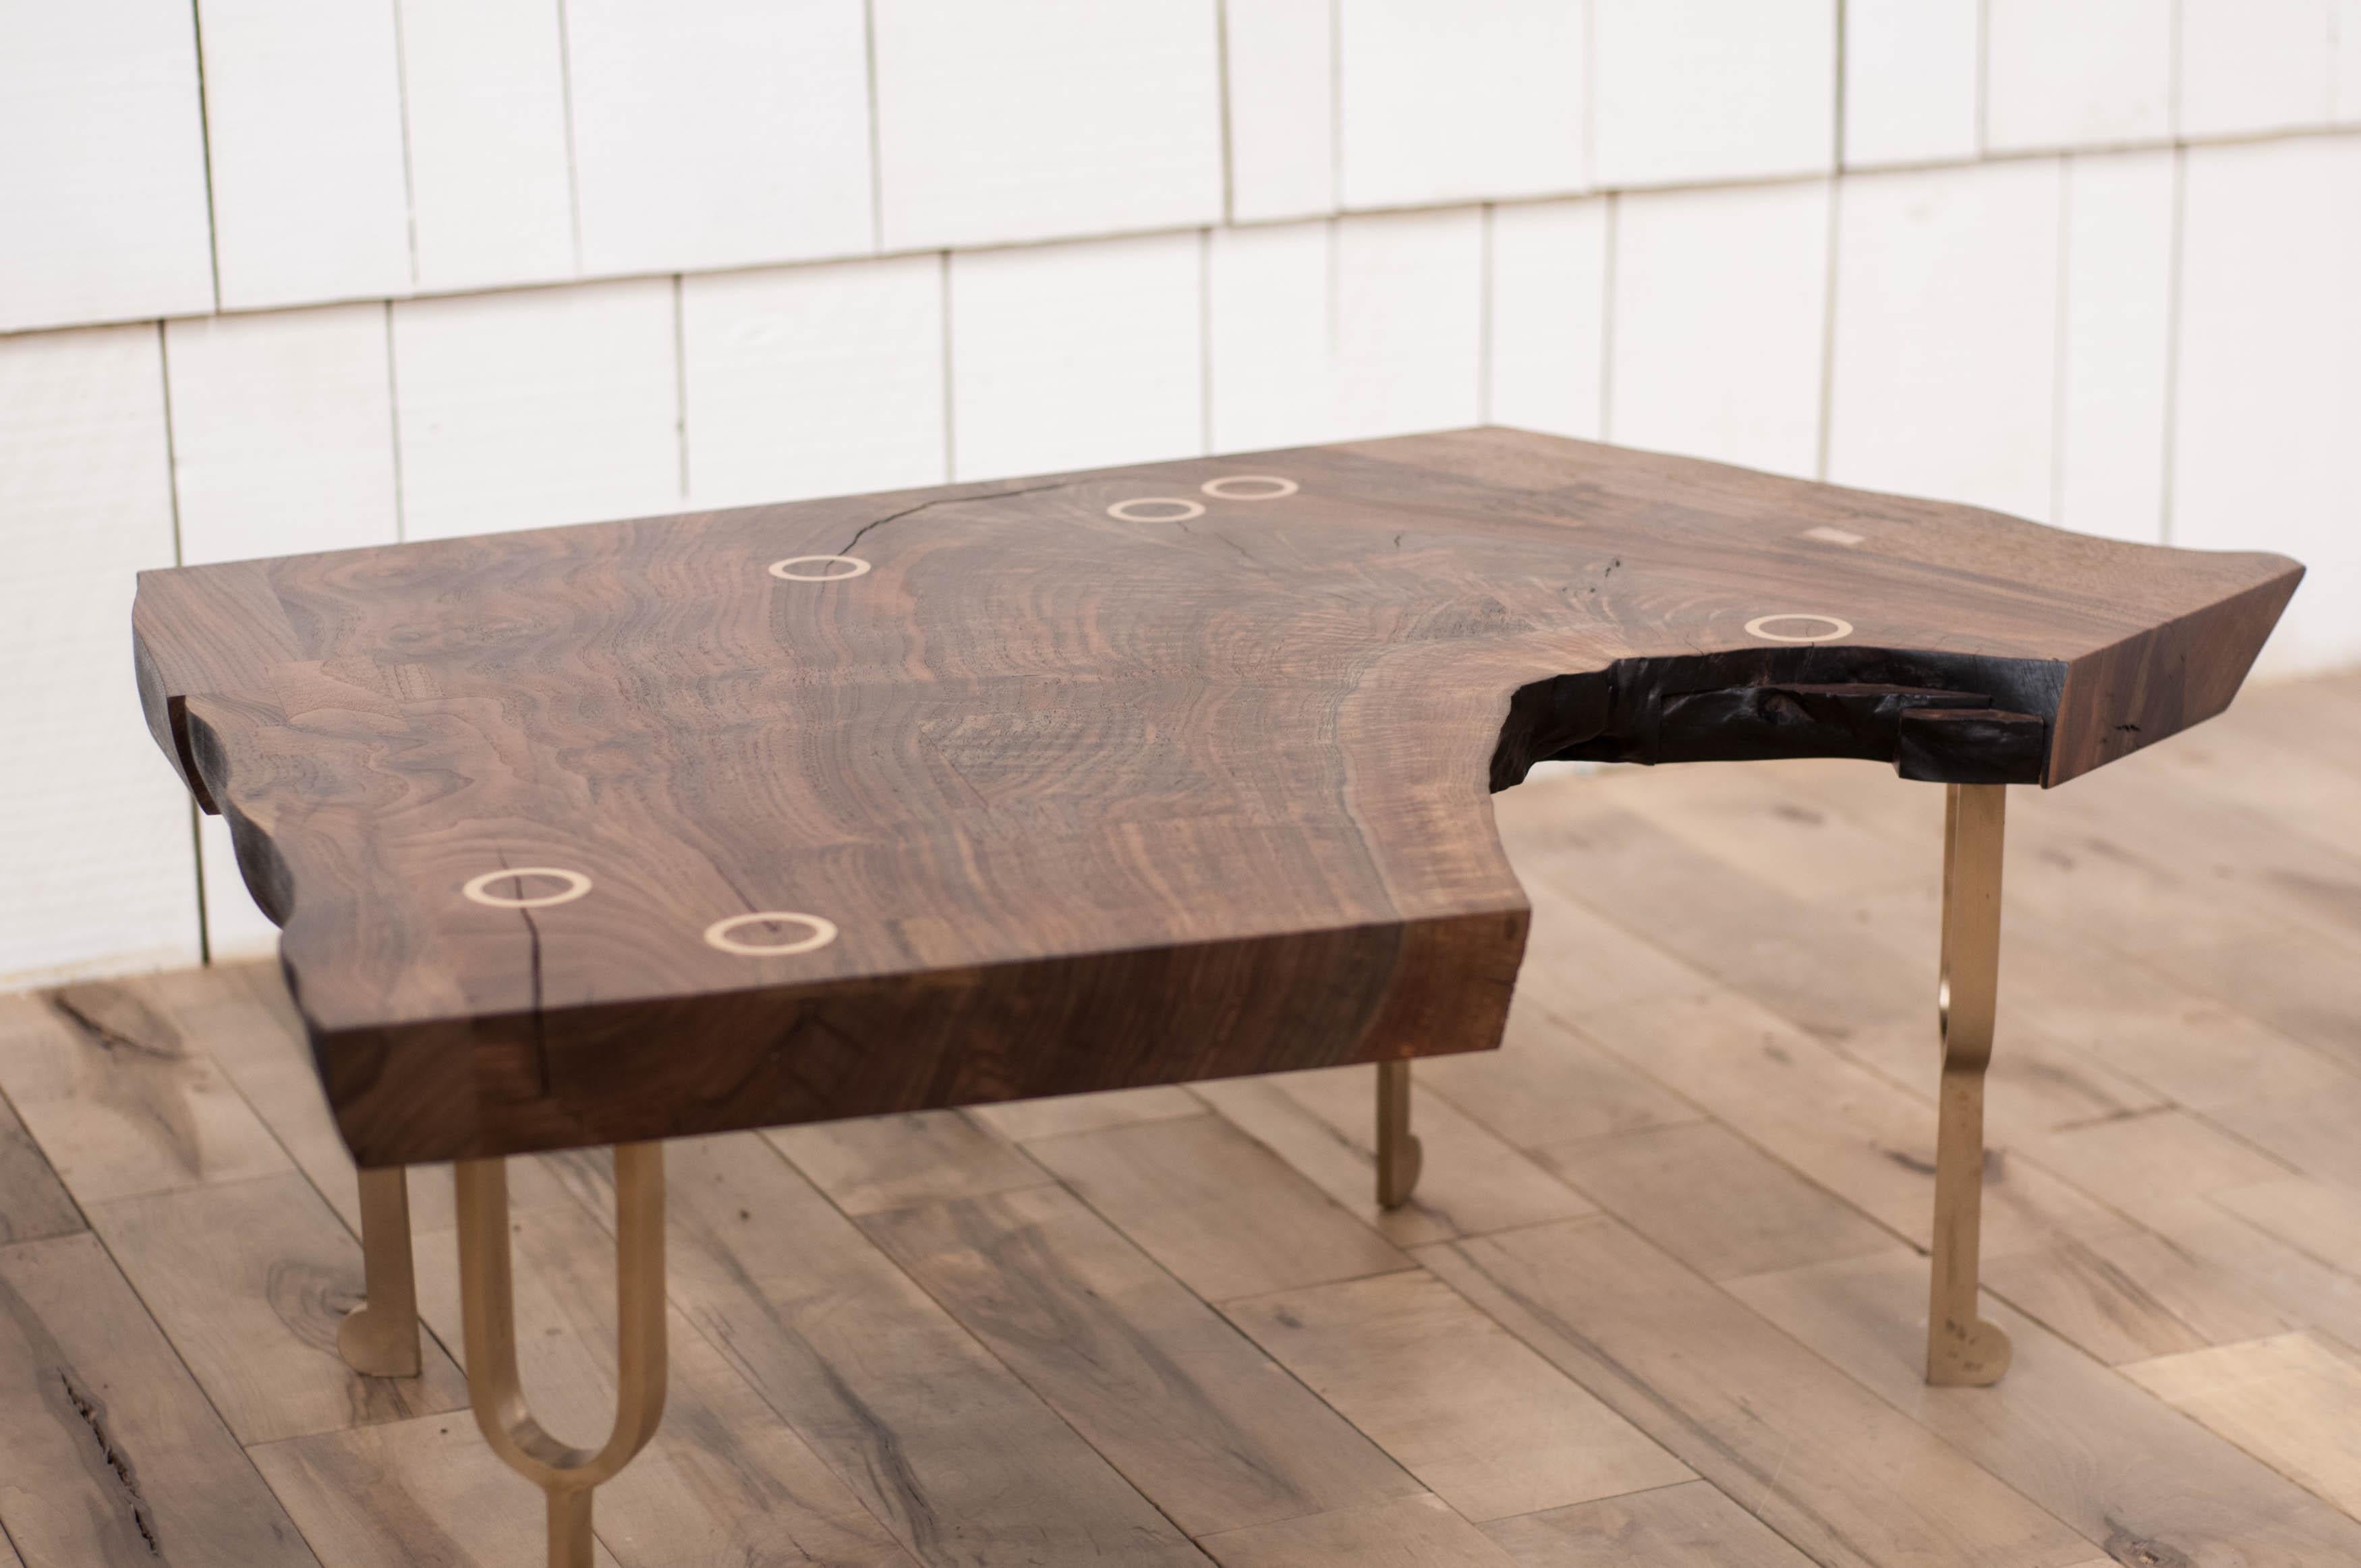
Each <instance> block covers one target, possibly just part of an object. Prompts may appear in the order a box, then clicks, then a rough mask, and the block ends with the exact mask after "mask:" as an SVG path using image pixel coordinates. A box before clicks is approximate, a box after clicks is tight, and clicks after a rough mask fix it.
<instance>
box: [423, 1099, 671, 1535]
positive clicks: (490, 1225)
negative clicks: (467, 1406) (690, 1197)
mask: <svg viewBox="0 0 2361 1568" xmlns="http://www.w3.org/2000/svg"><path fill="white" fill-rule="evenodd" d="M458 1188H459V1192H458V1196H459V1299H460V1313H461V1318H462V1321H463V1323H464V1326H465V1330H466V1334H467V1394H468V1397H469V1398H471V1399H472V1400H473V1401H474V1403H475V1407H476V1424H477V1425H478V1427H481V1428H482V1429H483V1432H484V1440H485V1441H486V1442H489V1443H490V1444H491V1445H492V1452H493V1453H497V1454H499V1455H500V1458H501V1459H502V1460H504V1461H506V1462H507V1464H509V1466H510V1467H511V1469H513V1470H515V1471H517V1472H518V1473H519V1474H521V1475H523V1476H524V1477H525V1478H526V1479H527V1480H529V1481H531V1482H532V1483H533V1485H534V1486H539V1487H540V1488H541V1489H542V1491H543V1492H544V1494H545V1495H546V1496H547V1497H548V1500H549V1568H591V1538H590V1494H591V1489H592V1488H593V1487H595V1486H598V1484H599V1483H600V1482H602V1481H605V1480H608V1479H609V1478H610V1477H611V1476H613V1475H615V1474H616V1473H617V1472H618V1471H620V1470H621V1469H622V1468H623V1466H624V1465H626V1464H630V1463H631V1456H632V1455H634V1454H636V1453H639V1452H640V1450H641V1449H642V1448H644V1447H645V1446H647V1442H648V1439H650V1438H651V1437H653V1436H654V1435H655V1431H656V1423H657V1422H658V1421H660V1420H663V1419H664V1381H665V1365H664V1146H663V1145H662V1144H618V1145H616V1146H615V1296H616V1302H617V1313H616V1323H617V1326H616V1345H615V1361H616V1378H615V1382H616V1389H615V1405H616V1410H615V1428H614V1431H613V1432H612V1433H611V1434H610V1435H609V1437H608V1439H607V1444H606V1446H605V1447H603V1448H600V1449H598V1450H597V1451H596V1452H593V1451H592V1450H589V1449H587V1448H574V1447H570V1446H568V1445H567V1444H566V1443H562V1442H558V1441H557V1440H556V1439H555V1438H554V1437H552V1436H550V1435H549V1433H548V1432H546V1431H543V1430H542V1426H541V1423H540V1422H539V1421H537V1420H533V1412H532V1411H531V1410H529V1409H526V1408H525V1403H524V1393H523V1390H522V1388H521V1387H519V1386H518V1381H517V1357H516V1311H515V1300H514V1295H513V1290H512V1288H511V1280H510V1276H509V1175H508V1162H507V1161H506V1160H504V1159H465V1160H461V1161H460V1162H459V1170H458Z"/></svg>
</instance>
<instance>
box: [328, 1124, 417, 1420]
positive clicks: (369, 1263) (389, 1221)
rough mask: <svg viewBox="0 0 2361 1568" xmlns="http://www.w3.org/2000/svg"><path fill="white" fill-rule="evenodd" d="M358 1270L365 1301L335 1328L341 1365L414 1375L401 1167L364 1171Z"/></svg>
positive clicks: (412, 1298)
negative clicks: (360, 1267)
mask: <svg viewBox="0 0 2361 1568" xmlns="http://www.w3.org/2000/svg"><path fill="white" fill-rule="evenodd" d="M360 1178H361V1266H362V1269H363V1271H364V1277H365V1280H366V1283H365V1284H364V1286H363V1288H364V1289H366V1290H367V1291H368V1299H366V1300H364V1301H362V1303H361V1304H360V1305H359V1306H357V1307H355V1308H354V1309H353V1310H351V1311H349V1312H347V1313H346V1314H345V1321H343V1322H341V1323H339V1324H337V1325H336V1349H337V1351H338V1352H339V1353H340V1354H342V1355H343V1356H344V1358H345V1365H347V1366H349V1367H351V1368H352V1369H353V1370H354V1371H356V1372H359V1373H364V1374H366V1375H368V1376H371V1377H415V1376H418V1284H417V1281H416V1280H415V1279H414V1278H413V1277H412V1275H411V1272H410V1182H409V1179H408V1173H407V1172H406V1171H404V1170H403V1168H401V1166H398V1165H397V1166H394V1167H393V1168H390V1169H386V1170H364V1171H362V1172H361V1173H360Z"/></svg>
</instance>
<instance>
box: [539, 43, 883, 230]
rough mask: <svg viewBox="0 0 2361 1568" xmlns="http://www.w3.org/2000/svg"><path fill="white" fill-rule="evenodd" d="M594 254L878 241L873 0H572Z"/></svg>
mask: <svg viewBox="0 0 2361 1568" xmlns="http://www.w3.org/2000/svg"><path fill="white" fill-rule="evenodd" d="M867 60H868V55H867V43H866V33H865V30H864V25H863V22H862V5H861V0H795V3H794V4H789V5H780V4H773V3H770V0H673V3H672V4H656V3H654V0H567V3H566V64H567V71H568V81H569V82H570V84H571V91H572V93H573V103H574V158H575V170H576V175H575V177H576V181H577V185H578V188H579V190H580V192H581V224H582V268H583V270H584V271H585V272H587V273H590V274H594V275H596V274H614V273H629V272H671V271H679V270H682V269H703V268H715V267H745V266H750V265H755V264H759V263H763V262H773V261H796V260H803V259H807V258H817V257H830V256H851V255H856V254H858V253H860V252H862V251H865V250H867V249H869V248H870V240H871V235H872V228H871V222H870V178H869V157H868V147H869V87H868V81H869V78H868V63H867Z"/></svg>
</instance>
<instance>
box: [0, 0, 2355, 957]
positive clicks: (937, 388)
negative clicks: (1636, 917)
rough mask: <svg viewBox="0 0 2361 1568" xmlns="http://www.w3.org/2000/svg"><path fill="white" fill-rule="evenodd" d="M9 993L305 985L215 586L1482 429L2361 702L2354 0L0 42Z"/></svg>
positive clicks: (0, 682)
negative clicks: (1850, 487)
mask: <svg viewBox="0 0 2361 1568" xmlns="http://www.w3.org/2000/svg"><path fill="white" fill-rule="evenodd" d="M0 214H6V220H5V222H0V559H5V562H6V565H7V567H8V570H7V571H6V573H5V575H0V728H5V732H6V733H8V734H9V735H11V736H12V738H14V739H15V741H16V744H17V745H18V746H19V747H20V748H29V747H32V746H36V745H38V748H39V749H40V751H41V752H42V754H43V755H44V756H46V757H50V758H53V759H55V761H54V762H52V763H51V765H49V766H46V767H44V768H42V769H38V770H30V769H16V770H11V771H9V772H8V773H6V774H5V778H0V821H5V823H6V824H7V825H8V826H7V828H6V830H5V837H0V891H5V897H0V985H5V984H9V983H17V982H24V981H35V980H40V979H46V978H50V977H54V976H58V975H63V974H69V973H76V972H92V971H97V970H111V969H125V968H134V967H139V966H143V965H152V964H159V963H170V962H181V961H188V960H190V959H194V958H195V957H197V956H198V954H199V953H200V951H201V950H202V949H203V945H204V944H205V943H206V942H207V941H208V940H210V944H211V947H212V949H213V950H214V952H215V953H216V954H221V955H229V954H234V953H246V952H252V951H256V950H260V949H262V948H267V947H268V944H269V937H270V932H269V926H268V923H267V922H265V921H263V920H262V918H261V916H259V915H258V913H257V912H255V911H254V910H253V909H252V908H251V905H250V904H249V903H248V902H247V900H246V897H245V894H244V893H243V890H242V889H241V888H240V887H239V886H238V884H237V881H236V873H235V870H234V868H233V867H231V866H230V865H229V863H228V854H227V843H226V839H225V835H223V834H222V833H221V832H220V831H219V825H218V823H211V822H209V823H206V824H204V825H203V827H202V828H192V821H191V816H190V812H189V809H188V806H187V805H186V803H185V801H184V800H183V799H182V797H181V793H180V789H179V786H178V784H176V783H175V782H174V780H173V779H172V777H171V774H170V772H169V771H168V770H167V768H166V767H165V765H164V763H163V762H162V760H161V759H160V758H159V757H157V756H156V755H155V754H154V751H153V748H152V746H151V745H150V744H149V742H148V739H147V736H146V734H145V731H144V729H143V727H142V726H141V724H140V721H139V718H138V714H137V704H136V701H135V698H134V695H133V691H132V683H131V676H130V669H129V656H128V635H127V629H126V608H127V606H128V603H129V598H130V592H131V574H132V572H133V571H134V570H135V569H137V567H140V566H145V565H164V564H168V563H170V562H172V561H175V560H179V561H182V562H198V561H209V560H224V559H233V558H236V557H240V556H245V555H255V554H278V553H283V552H288V551H293V550H301V549H331V548H338V547H342V546H346V545H354V544H365V543H379V542H383V541H386V540H391V539H398V538H411V539H419V538H428V537H437V536H445V535H451V534H458V533H467V532H478V531H485V530H492V529H500V528H513V527H523V526H530V525H533V524H537V523H544V522H555V521H582V520H588V519H592V518H600V517H615V516H620V515H625V514H629V513H635V512H647V511H660V510H671V509H678V508H682V507H689V506H719V505H730V504H737V503H740V502H745V501H753V500H760V499H780V498H789V497H800V496H809V495H819V494H828V493H833V492H842V491H850V490H860V489H868V488H893V487H900V486H909V485H923V484H928V483H934V482H939V481H941V480H943V479H945V478H947V477H981V476H988V475H1005V474H1015V473H1021V472H1025V471H1027V470H1029V469H1038V468H1042V467H1049V466H1066V465H1086V464H1099V463H1114V462H1121V461H1126V460H1131V459H1137V458H1146V457H1155V456H1162V455H1171V454H1178V453H1193V452H1201V451H1208V450H1213V451H1220V450H1243V449H1251V448H1255V447H1263V446H1271V445H1279V444H1290V443H1300V442H1309V441H1319V440H1327V439H1335V438H1340V437H1345V436H1350V435H1361V434H1374V433H1386V432H1395V431H1405V430H1415V429H1423V428H1434V427H1439V426H1447V425H1454V424H1463V423H1469V422H1477V421H1480V420H1492V421H1496V422H1507V423H1516V424H1522V425H1526V426H1529V427H1532V428H1537V429H1543V430H1553V431H1560V432H1564V433H1569V434H1576V435H1584V436H1592V437H1598V436H1602V435H1603V436H1605V437H1606V438H1608V439H1612V440H1617V441H1622V442H1627V443H1631V444H1644V445H1654V446H1661V447H1664V448H1667V449H1672V450H1678V451H1683V452H1690V453H1696V454H1699V455H1707V456H1713V457H1720V458H1726V459H1729V460H1731V461H1738V462H1745V463H1750V464H1754V465H1757V466H1765V467H1772V468H1777V469H1780V470H1783V471H1785V472H1790V473H1797V474H1805V475H1810V476H1815V477H1826V478H1829V479H1833V480H1837V481H1839V482H1850V483H1859V484H1863V485H1872V486H1877V487H1883V488H1894V489H1899V490H1905V491H1912V492H1916V493H1921V494H1927V495H1935V496H1942V497H1948V498H1955V499H1968V500H1973V501H1980V502H1982V503H1984V504H1988V505H1995V506H2000V507H2003V508H2005V509H2007V510H2015V511H2018V512H2021V513H2023V514H2025V515H2027V516H2031V517H2036V518H2039V519H2042V520H2045V521H2056V522H2059V523H2060V524H2062V525H2065V526H2069V527H2073V528H2079V529H2083V530H2086V531H2089V532H2098V533H2104V534H2109V535H2113V536H2116V537H2121V538H2128V539H2146V540H2158V541H2169V542H2171V543H2180V544H2189V545H2199V546H2207V547H2222V548H2230V547H2260V548H2275V549H2281V550H2285V551H2287V552H2289V553H2290V554H2296V555H2298V556H2301V557H2302V558H2303V559H2304V560H2306V561H2307V562H2308V563H2310V565H2311V566H2312V576H2311V579H2310V581H2309V582H2308V583H2307V585H2306V587H2305V588H2304V590H2303V592H2302V594H2301V596H2299V598H2298V599H2297V600H2296V603H2295V606H2294V608H2293V609H2292V610H2291V611H2290V615H2289V617H2288V620H2287V623H2286V625H2285V627H2284V628H2283V629H2282V630H2281V632H2280V634H2279V636H2278V637H2277V638H2275V639H2274V641H2273V642H2272V645H2271V647H2270V648H2269V649H2268V651H2267V652H2266V654H2265V659H2266V664H2267V667H2268V668H2274V669H2279V670H2295V669H2302V668H2312V667H2322V666H2326V665H2331V664H2336V663H2348V662H2351V661H2354V660H2356V658H2361V442H2356V440H2355V439H2354V433H2355V432H2356V430H2361V402H2356V397H2361V377H2356V375H2355V373H2354V370H2353V367H2354V366H2356V364H2361V289H2356V286H2355V283H2354V279H2355V278H2356V276H2361V0H1485V3H1484V4H1483V5H1480V6H1469V5H1465V4H1460V3H1456V0H1157V3H1156V4H1153V5H1108V4H1104V3H1101V0H678V3H675V4H662V3H659V0H465V3H463V0H193V4H192V0H76V3H75V4H72V5H59V4H38V3H36V0H0ZM113 323H128V324H113ZM200 890H202V900H203V902H202V911H203V913H202V914H201V913H200V908H201V905H200Z"/></svg>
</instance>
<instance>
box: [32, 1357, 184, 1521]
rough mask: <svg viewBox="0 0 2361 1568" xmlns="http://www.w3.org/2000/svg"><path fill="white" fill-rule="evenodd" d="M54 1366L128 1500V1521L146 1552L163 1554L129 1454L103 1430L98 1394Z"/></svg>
mask: <svg viewBox="0 0 2361 1568" xmlns="http://www.w3.org/2000/svg"><path fill="white" fill-rule="evenodd" d="M54 1370H55V1371H56V1373H57V1375H58V1386H59V1387H60V1388H61V1389H63V1390H64V1392H65V1397H66V1403H67V1405H68V1406H70V1407H71V1409H72V1410H73V1413H74V1414H75V1415H77V1416H79V1417H81V1418H82V1425H84V1426H86V1427H88V1428H89V1429H90V1435H91V1437H92V1439H93V1441H94V1442H97V1444H98V1454H99V1458H100V1459H101V1460H103V1461H104V1463H105V1464H106V1468H107V1471H108V1473H109V1474H110V1475H113V1476H114V1477H115V1485H116V1486H120V1487H121V1488H122V1489H123V1495H124V1497H126V1499H128V1500H129V1502H130V1504H131V1522H132V1523H133V1525H135V1526H136V1527H137V1529H138V1530H139V1538H140V1539H141V1540H142V1541H146V1542H147V1543H148V1554H149V1555H150V1556H155V1557H161V1556H163V1555H164V1548H163V1545H162V1544H161V1543H160V1542H159V1541H158V1540H157V1539H156V1519H155V1516H154V1515H153V1513H151V1512H150V1511H149V1509H148V1499H147V1497H144V1496H143V1495H142V1494H141V1493H140V1490H139V1477H138V1475H137V1473H136V1472H135V1471H134V1470H133V1468H132V1464H131V1456H130V1455H129V1454H127V1453H124V1452H123V1449H122V1447H121V1445H120V1444H118V1443H117V1442H115V1439H114V1437H113V1436H112V1435H111V1434H110V1433H109V1432H108V1431H107V1430H106V1405H105V1402H104V1401H103V1400H102V1399H100V1398H98V1396H97V1395H95V1394H92V1393H88V1392H85V1391H84V1390H83V1389H82V1388H81V1387H77V1386H76V1385H75V1383H74V1380H73V1374H72V1373H71V1372H69V1371H67V1370H66V1369H65V1368H64V1367H62V1366H60V1367H57V1368H55V1369H54Z"/></svg>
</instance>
